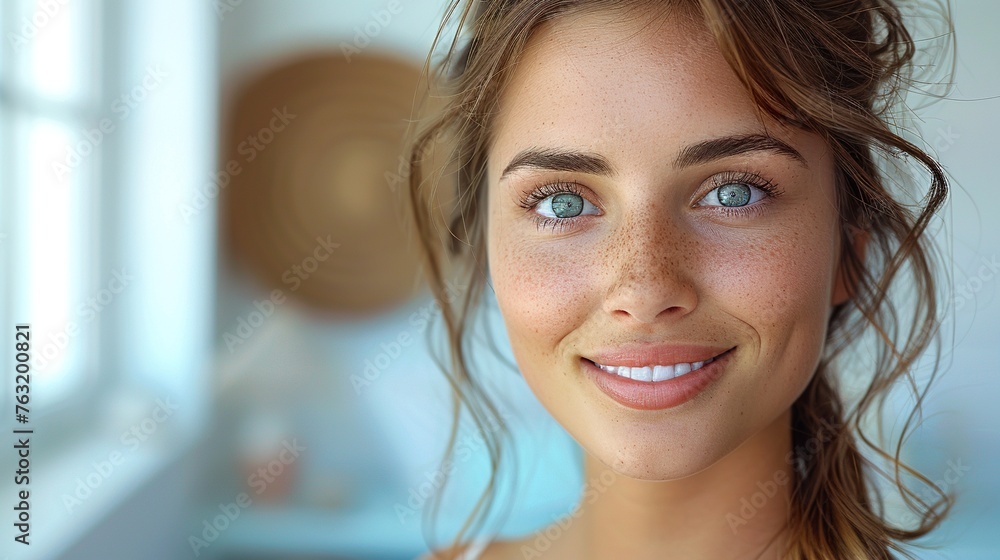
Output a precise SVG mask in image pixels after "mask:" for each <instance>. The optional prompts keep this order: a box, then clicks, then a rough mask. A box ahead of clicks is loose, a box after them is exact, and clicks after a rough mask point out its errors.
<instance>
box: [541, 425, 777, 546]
mask: <svg viewBox="0 0 1000 560" xmlns="http://www.w3.org/2000/svg"><path fill="white" fill-rule="evenodd" d="M791 449H792V445H791V413H790V412H786V413H785V414H783V415H782V416H781V417H779V418H778V419H777V420H776V421H775V422H774V423H772V424H771V425H770V426H768V427H766V428H764V429H763V430H761V431H760V432H759V433H757V434H756V435H754V436H753V437H751V438H750V439H749V440H747V441H746V442H745V443H744V444H743V445H741V446H740V447H739V448H737V449H736V450H734V451H733V452H732V453H730V454H729V455H727V456H726V457H724V458H723V459H721V460H719V461H718V462H716V463H715V464H713V465H712V466H711V467H709V468H707V469H705V470H703V471H701V472H699V473H697V474H694V475H691V476H688V477H685V478H684V479H681V480H672V481H663V482H652V481H648V480H638V479H633V478H629V477H626V476H624V475H620V474H616V473H614V472H613V471H611V470H610V469H609V468H607V467H606V466H604V465H603V464H601V463H600V462H598V461H596V460H595V459H594V458H593V457H591V456H589V455H587V456H586V459H585V463H584V473H585V478H584V480H585V481H586V486H585V493H584V497H583V500H582V501H581V505H580V507H581V512H580V514H579V517H578V519H577V521H576V522H574V523H573V528H575V529H576V531H570V532H569V533H568V534H567V536H569V534H570V533H572V534H573V537H572V538H567V539H565V540H564V542H563V543H561V544H562V546H564V547H566V550H567V552H569V554H568V557H572V558H579V559H582V560H601V559H606V558H634V559H636V560H653V559H657V560H659V559H663V558H670V559H687V558H738V559H741V560H742V559H747V560H749V559H757V558H760V559H765V558H766V559H774V558H778V554H779V551H780V550H782V546H783V545H784V544H785V542H784V540H783V538H782V537H783V536H784V532H783V530H784V529H785V527H786V522H787V518H788V513H789V504H790V496H791V486H792V476H793V469H792V465H791V464H789V462H788V461H787V460H786V459H787V456H788V453H789V452H790V451H791ZM602 476H603V478H602ZM603 481H607V482H610V484H605V482H603ZM560 548H561V547H560Z"/></svg>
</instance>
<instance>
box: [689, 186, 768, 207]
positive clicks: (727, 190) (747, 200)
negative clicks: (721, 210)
mask: <svg viewBox="0 0 1000 560" xmlns="http://www.w3.org/2000/svg"><path fill="white" fill-rule="evenodd" d="M765 196H767V192H765V191H764V190H762V189H761V188H759V187H755V186H752V185H748V184H745V183H727V184H725V185H722V186H719V187H716V188H715V189H713V190H711V191H710V192H709V193H708V194H706V195H705V198H703V199H701V201H700V202H699V205H702V206H723V207H727V208H733V207H738V206H746V205H748V204H753V203H754V202H757V201H758V200H760V199H762V198H764V197H765Z"/></svg>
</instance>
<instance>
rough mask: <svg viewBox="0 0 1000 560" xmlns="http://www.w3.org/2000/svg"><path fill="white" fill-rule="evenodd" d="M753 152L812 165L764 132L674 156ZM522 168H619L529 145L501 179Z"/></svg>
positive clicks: (604, 171) (697, 158) (608, 171)
mask: <svg viewBox="0 0 1000 560" xmlns="http://www.w3.org/2000/svg"><path fill="white" fill-rule="evenodd" d="M751 152H772V153H775V154H778V155H783V156H787V157H790V158H792V159H795V160H796V161H798V162H799V163H801V164H802V165H804V166H806V167H808V165H807V164H806V160H805V158H804V157H802V154H800V153H799V152H798V150H796V149H795V148H793V147H791V146H789V145H788V144H786V143H785V142H782V141H781V140H778V139H777V138H774V137H772V136H766V135H763V134H743V135H738V136H722V137H719V138H712V139H710V140H705V141H703V142H698V143H697V144H692V145H690V146H685V147H684V149H682V150H681V151H680V153H679V154H678V155H677V157H676V158H674V167H690V166H693V165H700V164H704V163H709V162H712V161H715V160H717V159H722V158H726V157H731V156H738V155H742V154H747V153H751ZM521 169H542V170H548V171H574V172H581V173H589V174H592V175H603V176H606V177H614V176H615V175H617V174H618V171H617V170H616V169H615V168H614V166H613V165H611V162H609V161H608V160H607V159H606V158H604V156H602V155H600V154H595V153H592V152H580V151H575V150H567V149H562V148H528V149H526V150H523V151H521V152H519V153H518V154H517V155H516V156H514V159H512V160H511V162H510V163H509V164H508V165H507V167H506V168H504V170H503V173H501V174H500V180H503V178H504V177H506V176H507V175H509V174H510V173H513V172H515V171H518V170H521Z"/></svg>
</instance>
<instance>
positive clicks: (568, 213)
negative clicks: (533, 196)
mask: <svg viewBox="0 0 1000 560" xmlns="http://www.w3.org/2000/svg"><path fill="white" fill-rule="evenodd" d="M588 209H589V210H592V212H590V213H593V214H596V213H597V212H596V210H597V207H595V206H594V205H593V204H591V203H590V201H588V200H587V199H586V198H583V197H582V196H580V195H579V194H576V193H572V192H561V193H556V194H553V195H551V196H549V197H546V198H544V199H542V200H541V201H540V202H539V203H538V206H537V207H536V208H535V210H536V211H537V212H538V213H539V214H541V215H542V216H545V217H546V218H564V219H565V218H575V217H577V216H579V215H581V214H583V213H584V211H585V210H588Z"/></svg>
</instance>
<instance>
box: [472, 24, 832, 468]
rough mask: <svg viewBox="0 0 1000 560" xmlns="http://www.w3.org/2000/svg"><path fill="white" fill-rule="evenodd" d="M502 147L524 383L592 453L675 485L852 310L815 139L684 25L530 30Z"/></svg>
mask: <svg viewBox="0 0 1000 560" xmlns="http://www.w3.org/2000/svg"><path fill="white" fill-rule="evenodd" d="M494 132H495V134H494V142H493V144H492V145H491V149H490V152H489V167H488V181H489V183H488V189H489V193H488V201H489V202H488V204H489V210H488V224H487V228H488V258H489V269H490V274H491V277H492V284H493V289H494V290H495V292H496V297H497V300H498V303H499V307H500V310H501V312H502V315H503V318H504V322H505V325H506V328H507V331H508V335H509V337H510V342H511V344H512V348H513V351H514V356H515V359H516V360H517V363H518V365H519V366H520V369H521V372H522V374H523V376H524V378H525V380H526V382H527V383H528V385H529V386H530V387H531V389H532V390H533V392H534V393H535V395H536V396H537V397H538V399H539V400H540V401H541V402H542V404H543V405H544V406H545V407H546V408H547V409H548V411H549V412H550V413H551V414H552V415H553V417H555V419H556V420H557V421H559V422H560V424H562V425H563V426H564V427H565V428H566V430H567V431H568V432H569V433H570V434H571V435H572V436H573V437H574V438H575V439H576V440H577V441H578V442H579V443H580V444H581V445H582V446H583V447H584V448H585V449H586V450H587V451H588V452H590V453H591V454H592V455H593V456H595V457H596V458H597V459H599V460H600V461H602V462H603V463H604V464H606V465H609V466H611V467H612V468H613V469H615V470H616V471H618V472H620V473H623V474H626V475H629V476H632V477H635V478H643V479H657V480H665V479H673V478H680V477H683V476H686V475H690V474H694V473H696V472H698V471H700V470H702V469H704V468H706V467H708V466H710V465H712V464H713V463H715V462H716V461H718V460H719V459H721V458H722V457H724V456H725V455H726V454H728V453H729V452H731V451H733V450H734V449H735V448H736V447H738V446H739V445H740V444H741V443H743V442H744V441H746V440H748V439H749V438H750V437H751V436H752V435H754V434H756V433H757V432H759V431H761V430H762V429H764V428H765V427H768V426H770V425H772V424H774V423H775V422H776V421H777V420H778V419H779V418H780V417H782V415H783V414H784V413H785V412H787V410H788V409H789V407H790V406H791V404H792V403H793V402H794V400H795V399H796V397H798V395H799V394H800V393H801V392H802V390H803V389H804V388H805V386H806V384H807V383H808V381H809V379H810V378H811V376H812V374H813V372H814V371H815V369H816V366H817V364H818V361H819V356H820V352H821V350H822V347H823V342H824V338H825V336H826V323H827V319H828V316H829V311H830V307H831V304H832V303H833V302H835V301H841V300H843V299H845V296H844V289H843V287H842V286H841V285H840V283H839V282H838V281H837V262H838V251H839V247H838V241H837V240H838V235H837V231H838V218H837V212H836V206H835V203H834V168H833V163H832V159H831V155H830V153H829V151H828V148H827V147H826V144H825V143H824V142H823V141H822V140H821V139H820V138H819V137H818V136H815V135H811V134H807V133H805V132H802V131H798V130H790V129H786V128H783V127H781V126H779V125H778V124H776V123H774V122H770V121H767V122H764V121H762V120H761V118H760V117H759V115H758V113H757V111H756V109H755V106H754V104H753V102H752V101H751V100H750V98H749V97H748V95H747V93H746V92H745V90H744V89H743V87H742V86H741V84H740V82H739V81H738V79H737V78H736V76H735V74H734V73H733V71H732V70H731V69H730V68H729V66H728V65H727V64H726V62H725V60H724V59H723V57H722V55H721V54H720V52H719V50H718V48H717V47H716V45H715V44H714V42H713V41H712V39H711V38H710V36H709V35H708V32H707V30H705V29H704V28H703V27H700V26H698V25H697V24H696V23H694V21H693V20H691V19H685V18H682V17H680V15H671V16H670V17H669V19H666V20H665V21H664V22H663V24H662V26H659V25H656V24H654V25H651V26H649V27H647V28H645V29H643V28H642V25H641V24H639V23H637V22H634V21H626V20H624V19H622V18H615V17H614V16H613V15H611V14H589V15H577V16H572V17H568V16H563V17H562V18H560V19H557V20H555V21H553V22H550V23H547V24H545V25H544V26H543V27H542V28H539V29H538V30H537V32H536V33H535V34H534V35H533V36H532V39H531V41H530V42H529V45H528V48H527V50H526V51H525V53H524V55H523V57H522V58H521V59H520V61H519V63H518V64H517V66H516V71H515V74H514V76H513V80H512V82H511V83H510V85H509V87H508V88H507V89H505V90H504V94H503V97H502V99H501V103H500V113H499V115H498V119H497V121H496V128H495V129H494ZM710 360H712V361H710ZM595 362H596V363H598V364H602V365H604V366H630V367H616V368H615V372H614V373H610V372H607V371H604V370H603V369H600V368H598V367H597V366H596V365H595ZM704 362H708V363H707V364H706V363H704ZM678 364H680V365H678ZM633 366H634V367H633ZM642 366H648V369H646V368H644V367H642ZM654 366H659V367H654ZM699 366H700V368H699ZM689 369H690V370H692V371H688V370H689ZM621 374H624V375H625V376H627V377H628V378H627V379H626V377H623V376H622V375H621ZM653 376H655V378H654V377H653ZM672 376H676V377H672ZM633 377H634V378H636V379H633ZM653 379H661V380H660V381H654V380H653Z"/></svg>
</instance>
